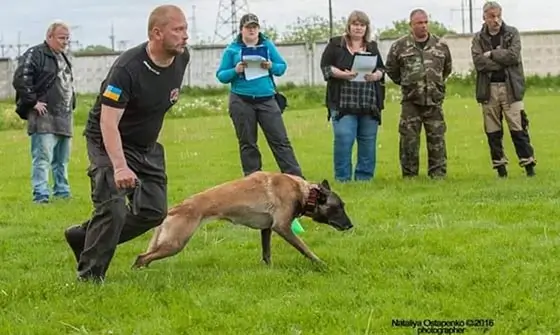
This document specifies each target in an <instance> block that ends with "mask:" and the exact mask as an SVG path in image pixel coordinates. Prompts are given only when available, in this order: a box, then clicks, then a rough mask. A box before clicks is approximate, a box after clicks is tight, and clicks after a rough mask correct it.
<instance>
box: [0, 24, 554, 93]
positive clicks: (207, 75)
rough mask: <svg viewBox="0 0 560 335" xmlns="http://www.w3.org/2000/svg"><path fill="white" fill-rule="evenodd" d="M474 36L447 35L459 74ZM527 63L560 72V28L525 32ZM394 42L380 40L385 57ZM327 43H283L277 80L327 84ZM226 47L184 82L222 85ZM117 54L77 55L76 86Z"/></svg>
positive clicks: (196, 57) (9, 68) (536, 70)
mask: <svg viewBox="0 0 560 335" xmlns="http://www.w3.org/2000/svg"><path fill="white" fill-rule="evenodd" d="M471 38H472V37H471V35H470V34H468V35H459V36H451V37H447V41H448V43H449V47H450V49H451V53H452V55H453V68H454V72H456V73H464V72H467V71H469V70H470V69H471V67H472V61H471V56H470V44H471ZM521 40H522V46H523V57H524V66H525V71H526V73H527V74H539V75H546V74H548V73H550V74H552V75H557V74H560V31H539V32H525V33H522V35H521ZM392 42H393V41H391V40H382V41H380V42H379V43H380V50H381V53H382V55H383V58H384V59H385V57H386V54H387V51H388V50H389V47H390V45H391V43H392ZM324 47H325V43H317V44H314V45H304V44H279V45H278V48H279V49H280V52H281V53H282V55H283V56H284V57H285V59H286V61H287V62H288V71H287V72H286V74H285V75H284V76H283V77H281V78H278V79H277V83H286V82H293V83H295V84H297V85H304V84H308V85H317V84H319V85H321V84H323V81H322V77H321V73H320V69H319V61H320V58H321V53H322V52H323V49H324ZM222 51H223V46H206V47H203V48H200V47H197V48H193V49H192V50H191V55H192V57H191V64H190V65H189V67H188V69H187V72H186V73H185V80H184V84H185V85H188V86H202V87H205V86H218V85H220V83H219V82H218V81H217V80H216V79H215V75H214V74H215V71H216V68H217V66H218V63H219V61H220V58H221V54H222ZM116 57H117V55H104V56H83V57H74V58H73V63H74V75H75V78H76V89H77V90H78V91H79V92H80V93H95V92H97V90H98V89H99V85H100V83H101V81H102V80H103V78H104V76H105V75H106V73H107V71H108V69H109V67H110V66H111V63H112V62H113V61H114V60H115V58H116ZM15 65H16V63H15V61H14V60H10V59H0V99H4V98H8V97H11V96H13V89H12V86H11V81H12V74H13V71H14V68H15Z"/></svg>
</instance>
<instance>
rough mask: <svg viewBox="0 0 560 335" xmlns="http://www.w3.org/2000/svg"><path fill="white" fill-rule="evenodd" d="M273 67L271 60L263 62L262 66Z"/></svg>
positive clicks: (267, 68) (265, 67)
mask: <svg viewBox="0 0 560 335" xmlns="http://www.w3.org/2000/svg"><path fill="white" fill-rule="evenodd" d="M271 67H272V63H271V62H270V61H265V62H261V68H263V69H265V70H269V69H270V68H271Z"/></svg>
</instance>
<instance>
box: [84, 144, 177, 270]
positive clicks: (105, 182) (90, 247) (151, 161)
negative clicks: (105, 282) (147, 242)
mask: <svg viewBox="0 0 560 335" xmlns="http://www.w3.org/2000/svg"><path fill="white" fill-rule="evenodd" d="M87 152H88V157H89V160H90V167H89V170H88V175H89V177H90V180H91V199H92V202H93V206H94V212H93V215H92V217H91V218H90V219H89V220H88V221H86V222H84V223H83V224H82V227H83V228H85V230H86V236H85V243H84V249H83V251H82V253H81V255H80V260H79V261H78V276H79V277H80V278H82V279H91V278H92V279H104V278H105V273H106V272H107V269H108V268H109V264H110V262H111V259H112V258H113V255H114V253H115V250H116V248H117V244H120V243H124V242H126V241H129V240H131V239H133V238H135V237H137V236H139V235H141V234H143V233H145V232H146V231H148V230H150V229H151V228H153V227H155V226H158V225H159V224H161V223H162V222H163V219H164V218H165V216H166V214H167V175H166V173H165V153H164V149H163V146H162V145H161V144H159V143H156V144H155V145H154V146H153V147H152V148H150V149H149V150H147V151H138V150H135V149H130V148H124V154H125V157H126V161H127V164H128V166H129V167H130V169H131V170H132V171H133V172H134V173H135V174H136V176H137V177H138V179H139V180H140V185H139V187H138V188H137V189H136V190H135V191H134V192H129V193H126V192H125V191H122V190H118V189H117V187H116V184H115V180H114V174H113V173H114V172H113V168H112V167H111V163H110V160H109V158H108V156H107V153H106V152H105V151H104V150H103V149H101V148H100V147H99V146H98V145H97V144H95V143H92V142H90V141H87ZM126 200H128V202H129V205H127V201H126Z"/></svg>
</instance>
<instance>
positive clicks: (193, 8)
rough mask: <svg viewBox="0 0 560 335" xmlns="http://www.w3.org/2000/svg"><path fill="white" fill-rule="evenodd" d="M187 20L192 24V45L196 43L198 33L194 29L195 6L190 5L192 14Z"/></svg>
mask: <svg viewBox="0 0 560 335" xmlns="http://www.w3.org/2000/svg"><path fill="white" fill-rule="evenodd" d="M189 20H190V21H191V22H192V37H193V40H194V42H193V44H196V43H198V31H197V29H196V5H192V14H191V16H190V17H189Z"/></svg>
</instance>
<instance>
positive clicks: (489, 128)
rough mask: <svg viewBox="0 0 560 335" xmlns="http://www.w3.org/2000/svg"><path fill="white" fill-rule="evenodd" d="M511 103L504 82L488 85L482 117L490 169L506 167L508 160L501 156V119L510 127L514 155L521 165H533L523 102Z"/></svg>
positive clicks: (532, 154) (534, 163) (531, 147)
mask: <svg viewBox="0 0 560 335" xmlns="http://www.w3.org/2000/svg"><path fill="white" fill-rule="evenodd" d="M508 101H511V99H510V97H509V93H508V90H507V87H506V85H505V84H504V83H492V84H491V86H490V101H488V102H487V103H485V104H482V113H483V115H484V131H485V132H486V136H487V137H488V145H489V147H490V157H491V158H492V167H493V168H494V169H496V168H498V167H499V166H502V165H506V164H507V163H508V159H507V157H506V155H505V153H504V147H503V144H502V140H503V137H504V129H503V126H502V123H503V119H505V120H506V123H507V125H508V128H509V133H510V135H511V139H512V141H513V145H514V147H515V153H516V154H517V158H518V159H519V165H520V166H527V165H536V160H535V157H534V150H533V146H532V145H531V138H530V136H529V130H528V128H529V119H528V118H527V114H526V113H525V108H524V106H523V102H522V101H517V102H514V103H511V104H510V103H508Z"/></svg>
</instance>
